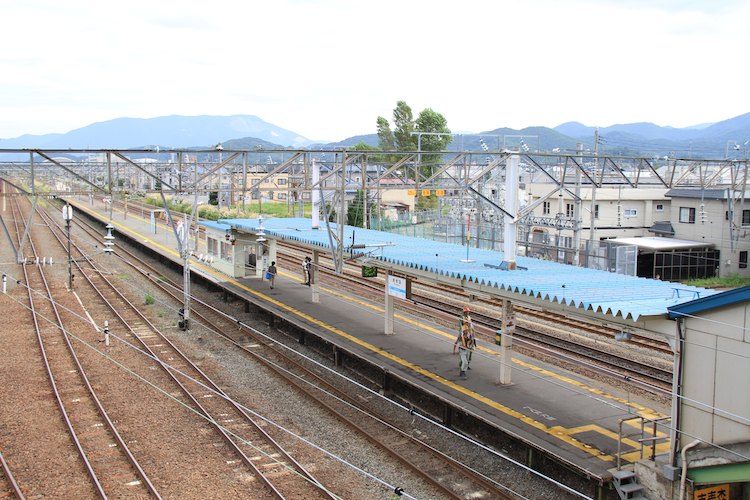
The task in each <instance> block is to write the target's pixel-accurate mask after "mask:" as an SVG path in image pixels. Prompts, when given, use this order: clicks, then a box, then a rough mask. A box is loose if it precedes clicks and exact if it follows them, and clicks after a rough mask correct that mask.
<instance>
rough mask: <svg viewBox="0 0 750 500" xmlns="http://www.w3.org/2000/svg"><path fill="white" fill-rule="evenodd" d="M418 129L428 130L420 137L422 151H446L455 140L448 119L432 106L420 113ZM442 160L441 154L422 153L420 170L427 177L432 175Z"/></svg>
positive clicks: (417, 123) (420, 130)
mask: <svg viewBox="0 0 750 500" xmlns="http://www.w3.org/2000/svg"><path fill="white" fill-rule="evenodd" d="M416 129H417V131H418V132H426V134H423V135H422V136H421V138H420V139H419V148H420V150H421V151H444V150H445V148H446V146H448V144H450V143H451V141H452V140H453V137H452V136H451V135H450V133H451V131H450V129H449V128H448V121H447V120H446V119H445V117H444V116H443V115H441V114H440V113H438V112H436V111H433V110H432V108H425V109H423V110H422V112H421V113H419V117H417V122H416ZM435 134H445V135H435ZM440 161H441V159H440V155H429V154H428V155H425V154H422V167H421V168H420V172H421V173H422V175H423V176H425V177H428V176H430V175H431V174H432V171H433V170H434V167H435V165H437V164H438V163H440Z"/></svg>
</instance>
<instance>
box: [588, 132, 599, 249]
mask: <svg viewBox="0 0 750 500" xmlns="http://www.w3.org/2000/svg"><path fill="white" fill-rule="evenodd" d="M598 175H599V127H596V130H594V176H593V177H594V182H593V183H592V184H591V225H590V227H589V251H588V252H587V255H590V254H591V252H592V251H593V250H594V249H593V248H592V247H593V245H594V236H595V235H596V228H595V227H594V223H595V221H596V178H597V176H598Z"/></svg>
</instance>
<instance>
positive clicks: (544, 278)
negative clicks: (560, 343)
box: [219, 219, 715, 321]
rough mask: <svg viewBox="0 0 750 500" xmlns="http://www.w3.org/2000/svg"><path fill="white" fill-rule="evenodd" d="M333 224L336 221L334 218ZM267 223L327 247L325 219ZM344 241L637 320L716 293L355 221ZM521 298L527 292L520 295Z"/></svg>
mask: <svg viewBox="0 0 750 500" xmlns="http://www.w3.org/2000/svg"><path fill="white" fill-rule="evenodd" d="M219 222H220V223H226V224H229V225H231V226H232V227H234V228H237V229H241V230H245V231H249V232H256V231H257V228H258V219H222V220H220V221H219ZM331 225H332V227H334V228H335V227H336V225H335V224H333V223H332V224H331ZM263 227H264V230H265V233H266V235H267V236H270V237H276V238H283V239H288V240H292V241H297V242H299V243H302V244H306V245H309V246H311V247H320V248H321V250H323V251H327V250H328V248H329V237H328V232H327V231H326V228H325V223H324V224H323V225H322V226H321V229H317V230H316V229H312V228H311V221H310V219H263ZM343 244H344V246H345V247H349V246H350V245H352V244H355V245H356V244H365V245H370V246H368V247H367V248H365V249H357V250H355V252H362V251H366V252H371V257H372V258H373V259H378V260H381V261H384V262H388V263H391V264H394V265H398V266H403V267H406V268H412V269H417V270H421V271H424V272H430V273H437V274H439V275H440V276H447V277H450V278H454V279H461V280H465V281H467V282H470V283H476V284H480V285H484V286H487V287H491V288H496V289H498V290H507V291H510V292H512V293H514V294H519V295H525V296H529V297H534V298H537V299H542V300H546V301H550V302H553V303H559V304H564V305H568V306H572V307H575V308H580V309H585V310H590V311H596V312H600V313H604V314H610V315H613V316H620V317H622V318H625V319H632V320H633V321H635V320H637V319H638V318H639V317H641V316H654V315H663V314H666V313H667V308H668V307H672V306H675V305H677V304H681V303H683V302H687V301H690V300H693V299H696V298H699V297H704V296H707V295H711V294H713V293H715V292H714V291H713V290H708V289H704V288H698V287H690V286H685V285H680V284H675V283H669V282H664V281H659V280H654V279H647V278H636V277H632V276H625V275H622V274H615V273H609V272H606V271H597V270H593V269H585V268H580V267H574V266H569V265H565V264H558V263H556V262H550V261H544V260H539V259H533V258H530V257H517V258H516V263H517V265H518V266H519V267H523V268H526V270H520V269H519V270H515V271H503V270H500V269H498V268H497V267H499V266H500V264H501V262H502V261H503V253H502V252H497V251H491V250H481V249H477V248H470V249H469V259H470V260H472V262H465V260H466V257H467V255H466V246H461V245H453V244H449V243H441V242H435V241H430V240H424V239H420V238H412V237H409V236H401V235H397V234H392V233H385V232H381V231H374V230H369V229H362V228H357V227H352V226H345V227H344V242H343ZM374 245H387V246H382V247H377V246H374ZM488 266H495V267H488ZM519 300H523V298H522V297H519Z"/></svg>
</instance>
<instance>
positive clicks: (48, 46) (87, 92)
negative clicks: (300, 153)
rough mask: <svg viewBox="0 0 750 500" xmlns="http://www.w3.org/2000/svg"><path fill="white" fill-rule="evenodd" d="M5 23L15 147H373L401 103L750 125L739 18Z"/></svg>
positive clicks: (342, 5) (642, 13) (537, 13)
mask: <svg viewBox="0 0 750 500" xmlns="http://www.w3.org/2000/svg"><path fill="white" fill-rule="evenodd" d="M707 5H710V6H711V7H710V8H708V7H707ZM0 6H1V8H2V12H3V25H4V30H3V31H1V32H0V43H3V45H4V46H6V47H13V48H14V49H13V51H4V53H3V54H2V55H0V137H15V136H18V135H21V134H24V133H49V132H64V131H67V130H70V129H73V128H77V127H81V126H85V125H87V124H88V123H90V122H92V121H102V120H107V119H112V118H117V117H120V116H132V117H152V116H160V115H167V114H183V115H199V114H217V115H225V114H253V115H257V116H259V117H260V118H262V119H264V120H266V121H268V122H271V123H274V124H276V125H278V126H280V127H283V128H286V129H290V130H293V131H295V132H298V133H300V134H302V135H305V136H307V137H310V138H313V139H332V140H338V139H342V138H344V137H347V136H351V135H355V134H362V133H372V132H374V130H375V118H376V117H377V116H378V115H382V116H385V117H387V118H389V119H390V118H391V113H392V109H393V107H394V106H395V103H396V101H398V100H406V101H407V102H408V103H409V105H410V106H411V107H412V109H413V110H414V111H415V114H416V113H418V112H419V111H420V110H421V109H423V108H425V107H431V108H432V109H434V110H436V111H439V112H441V113H443V114H444V115H445V116H446V118H447V119H448V124H449V126H450V127H451V128H452V129H454V130H474V131H483V130H490V129H494V128H497V127H502V126H509V127H514V128H521V127H525V126H533V125H545V126H556V125H559V124H560V123H562V122H565V121H569V120H578V121H582V122H584V123H586V124H588V125H610V124H613V123H625V122H634V121H652V122H655V123H658V124H660V125H672V126H689V125H693V124H697V123H704V122H711V121H718V120H722V119H726V118H730V117H733V116H737V115H739V114H742V113H745V112H747V111H750V110H748V109H743V108H742V107H741V106H742V104H741V103H742V102H743V96H744V92H745V85H744V83H743V81H742V78H741V75H742V74H744V72H745V71H744V69H743V66H742V58H741V54H740V51H741V50H742V49H743V48H744V47H747V46H748V38H750V35H748V30H746V28H745V26H744V25H743V20H744V19H747V18H748V14H750V11H749V10H748V7H747V6H746V5H745V3H744V2H740V1H734V2H732V1H722V2H716V3H714V2H711V3H707V2H698V1H690V2H685V1H679V2H678V1H674V0H659V1H656V2H654V1H648V2H647V1H645V0H628V1H591V0H559V1H554V0H527V1H518V0H504V1H484V0H473V1H471V0H470V1H467V2H463V3H460V4H456V3H455V2H447V1H443V0H439V1H433V2H427V1H424V0H419V1H410V2H403V1H402V2H396V1H394V0H383V1H380V2H371V3H367V4H365V3H362V2H349V1H343V0H317V1H307V0H286V1H274V2H265V1H250V2H242V3H237V2H230V1H228V0H216V1H214V2H210V3H206V2H203V1H200V2H199V1H197V0H188V1H180V2H177V1H167V2H154V1H148V2H147V1H145V0H134V1H131V2H127V3H125V4H109V3H106V2H105V3H102V2H94V1H93V0H70V1H67V2H64V3H60V2H55V1H52V0H32V1H26V2H14V1H10V2H7V1H6V2H0ZM738 103H739V106H740V107H738Z"/></svg>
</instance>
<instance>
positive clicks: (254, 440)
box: [45, 216, 335, 498]
mask: <svg viewBox="0 0 750 500" xmlns="http://www.w3.org/2000/svg"><path fill="white" fill-rule="evenodd" d="M45 218H46V220H47V222H48V224H51V225H54V224H56V223H55V221H54V220H53V219H51V218H49V217H47V216H45ZM60 243H61V244H63V242H62V241H61V240H60ZM75 246H76V249H77V250H78V252H79V254H80V255H81V257H80V258H81V259H82V260H83V262H79V261H76V266H77V269H78V272H79V275H80V276H81V277H83V278H84V279H85V280H86V282H87V283H88V285H89V286H90V287H91V288H92V289H93V290H94V291H95V293H96V294H97V295H98V296H99V297H100V299H101V300H102V302H103V303H105V304H106V305H107V307H108V308H109V310H110V313H111V315H112V317H113V318H115V321H112V322H111V323H110V328H112V330H113V331H120V332H127V334H125V335H123V336H122V337H121V338H120V339H119V340H120V341H123V342H127V343H131V342H132V344H130V345H129V347H131V348H136V349H139V350H141V351H142V352H144V353H146V355H147V356H148V357H149V358H150V359H152V360H153V361H155V362H156V363H157V365H158V366H160V367H161V368H162V369H163V370H164V371H165V373H166V374H168V375H169V377H170V378H171V379H172V381H173V382H174V383H175V384H176V385H177V386H178V387H179V390H180V391H181V396H182V397H181V398H179V399H180V401H181V402H182V403H183V404H185V405H189V406H190V407H192V409H193V411H195V412H196V413H198V414H200V415H201V416H202V417H203V418H204V419H205V420H206V422H208V423H209V424H210V425H211V426H212V428H213V429H214V430H215V431H216V432H218V433H219V434H220V435H221V437H222V438H223V440H224V441H225V442H226V444H227V445H228V446H229V448H230V449H231V450H232V456H231V457H227V460H226V462H227V464H228V465H227V467H230V468H234V467H236V465H235V462H236V461H237V459H239V460H240V461H241V463H243V464H244V465H245V466H246V467H247V468H248V469H249V470H250V471H252V473H253V474H254V475H255V476H256V477H257V479H258V480H259V481H260V482H261V483H262V484H263V486H264V487H265V489H266V490H267V491H268V493H269V494H271V495H272V496H274V497H276V498H288V497H298V496H300V495H302V496H304V497H305V498H335V496H334V495H333V494H332V493H331V492H329V491H328V490H327V489H326V488H325V487H324V486H323V485H322V484H321V483H320V482H319V481H318V480H317V479H315V477H314V476H313V475H312V474H311V473H310V472H309V471H307V470H306V469H305V468H304V467H303V466H302V465H301V464H300V463H299V462H298V461H296V460H295V459H294V458H293V457H292V455H291V454H290V453H289V452H288V451H287V450H285V449H284V448H283V447H282V446H281V445H280V444H279V443H278V442H277V441H276V440H274V439H273V438H272V437H271V436H270V435H269V434H268V433H267V432H266V431H265V430H264V429H263V427H262V425H261V422H262V419H261V418H259V416H257V415H253V414H252V413H251V411H250V410H249V409H248V408H246V407H243V406H241V405H240V404H238V403H237V402H235V401H234V400H233V399H232V398H231V397H230V396H229V395H227V394H226V393H225V392H224V391H223V390H222V389H221V387H220V386H219V385H218V384H217V383H216V382H214V381H213V380H212V379H211V378H210V377H209V376H208V375H207V374H206V373H205V372H204V371H203V370H201V369H200V368H199V367H198V365H197V364H196V363H194V362H193V361H192V360H191V359H190V358H189V357H188V356H187V355H185V354H184V353H183V352H182V351H181V350H180V349H179V348H178V347H177V346H176V345H175V344H174V343H173V342H171V341H170V340H169V338H168V337H167V336H166V335H164V334H163V333H162V332H161V330H160V329H159V328H157V327H156V326H155V325H154V324H153V323H152V322H151V321H150V320H149V319H148V318H147V317H146V316H145V315H144V314H143V313H142V312H141V311H140V310H139V308H138V307H137V306H136V305H135V304H133V303H132V302H131V301H130V300H129V299H128V298H127V297H126V296H125V294H123V293H122V292H121V291H120V290H119V289H118V287H117V286H115V285H114V284H113V283H112V281H111V280H110V279H108V278H107V276H106V274H105V273H104V272H102V271H100V270H99V269H98V268H97V267H98V266H97V265H96V263H95V262H94V261H93V260H91V259H90V257H88V256H87V255H86V254H85V252H83V250H82V249H80V248H79V247H78V246H77V245H75ZM84 263H85V264H86V265H83V264H84ZM146 377H147V375H146V374H144V378H146Z"/></svg>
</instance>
